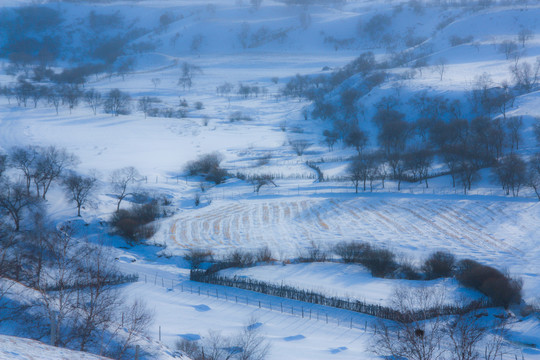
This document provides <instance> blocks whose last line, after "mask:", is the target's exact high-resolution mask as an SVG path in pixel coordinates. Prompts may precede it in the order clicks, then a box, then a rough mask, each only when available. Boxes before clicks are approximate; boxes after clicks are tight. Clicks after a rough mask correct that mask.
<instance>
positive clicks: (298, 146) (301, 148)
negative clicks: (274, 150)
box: [289, 139, 311, 156]
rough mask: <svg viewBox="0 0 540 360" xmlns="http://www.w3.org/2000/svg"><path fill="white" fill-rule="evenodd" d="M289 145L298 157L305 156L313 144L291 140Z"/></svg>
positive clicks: (300, 140)
mask: <svg viewBox="0 0 540 360" xmlns="http://www.w3.org/2000/svg"><path fill="white" fill-rule="evenodd" d="M289 145H291V147H292V149H293V150H294V152H295V153H296V155H298V156H302V155H304V152H305V151H306V149H307V148H308V147H310V146H311V144H310V143H309V142H308V141H307V140H302V139H298V140H289Z"/></svg>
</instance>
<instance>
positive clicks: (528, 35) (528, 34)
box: [518, 28, 534, 47]
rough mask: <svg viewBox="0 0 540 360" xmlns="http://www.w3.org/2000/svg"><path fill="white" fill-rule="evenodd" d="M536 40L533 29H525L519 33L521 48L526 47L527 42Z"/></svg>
mask: <svg viewBox="0 0 540 360" xmlns="http://www.w3.org/2000/svg"><path fill="white" fill-rule="evenodd" d="M532 38H534V33H533V32H532V31H531V29H528V28H523V29H521V30H519V32H518V41H519V42H520V43H521V47H525V42H526V41H529V40H531V39H532Z"/></svg>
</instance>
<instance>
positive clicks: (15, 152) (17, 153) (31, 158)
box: [9, 146, 39, 196]
mask: <svg viewBox="0 0 540 360" xmlns="http://www.w3.org/2000/svg"><path fill="white" fill-rule="evenodd" d="M38 151H39V148H37V147H34V146H26V147H22V146H16V147H13V148H11V149H10V152H9V164H10V166H12V167H14V168H16V169H18V170H20V171H22V173H23V175H24V178H25V180H26V194H27V195H28V196H30V185H31V184H32V178H33V174H34V167H35V164H36V162H37V158H38Z"/></svg>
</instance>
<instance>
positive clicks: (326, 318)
mask: <svg viewBox="0 0 540 360" xmlns="http://www.w3.org/2000/svg"><path fill="white" fill-rule="evenodd" d="M326 323H327V324H328V314H326Z"/></svg>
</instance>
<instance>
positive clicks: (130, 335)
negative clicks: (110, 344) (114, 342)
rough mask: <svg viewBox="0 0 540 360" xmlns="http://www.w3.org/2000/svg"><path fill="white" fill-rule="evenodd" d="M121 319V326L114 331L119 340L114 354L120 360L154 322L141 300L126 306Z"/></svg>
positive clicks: (151, 314) (152, 316)
mask: <svg viewBox="0 0 540 360" xmlns="http://www.w3.org/2000/svg"><path fill="white" fill-rule="evenodd" d="M122 317H123V319H124V321H123V322H122V326H119V327H118V328H117V329H116V331H115V333H116V335H119V336H120V339H121V340H120V344H119V349H118V350H117V351H116V354H115V355H116V357H117V358H120V359H121V358H123V357H124V355H125V354H126V353H127V352H128V351H129V349H130V348H131V347H132V346H133V345H134V342H135V341H136V340H137V339H138V338H139V337H141V336H143V335H144V334H145V333H146V331H147V329H148V326H149V325H150V324H151V323H152V322H153V321H154V315H153V313H152V312H150V311H149V310H148V309H147V307H146V304H145V303H144V302H143V301H141V300H135V301H133V302H132V303H131V304H130V305H128V306H127V307H126V308H125V309H124V311H123V312H122ZM117 321H118V319H117Z"/></svg>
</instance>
